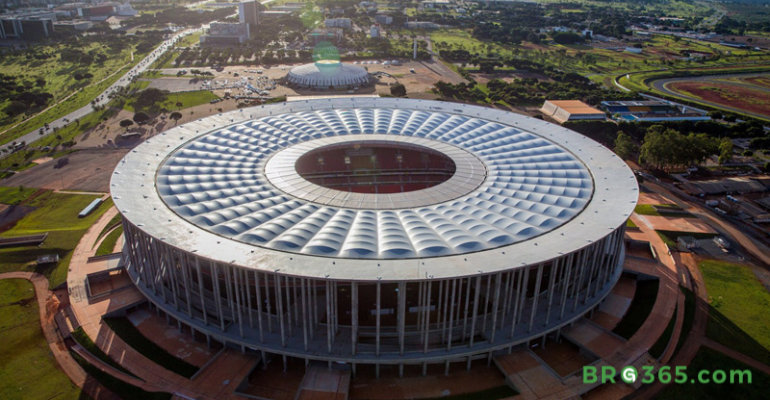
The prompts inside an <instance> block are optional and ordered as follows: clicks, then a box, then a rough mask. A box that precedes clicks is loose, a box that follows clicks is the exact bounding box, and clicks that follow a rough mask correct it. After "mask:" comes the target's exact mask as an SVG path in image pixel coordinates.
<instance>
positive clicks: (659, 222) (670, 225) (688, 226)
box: [639, 215, 717, 234]
mask: <svg viewBox="0 0 770 400" xmlns="http://www.w3.org/2000/svg"><path fill="white" fill-rule="evenodd" d="M639 218H644V219H646V220H647V222H648V223H649V225H650V226H652V228H653V229H655V230H656V231H673V232H690V233H713V234H716V233H717V232H716V231H715V230H714V229H712V228H711V227H710V226H709V225H708V224H707V223H705V222H703V221H701V220H699V219H696V218H681V217H662V216H656V215H639Z"/></svg>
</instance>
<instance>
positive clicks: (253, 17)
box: [238, 1, 259, 32]
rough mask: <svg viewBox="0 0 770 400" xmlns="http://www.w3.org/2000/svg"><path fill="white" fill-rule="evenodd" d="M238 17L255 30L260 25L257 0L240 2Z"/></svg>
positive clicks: (241, 21)
mask: <svg viewBox="0 0 770 400" xmlns="http://www.w3.org/2000/svg"><path fill="white" fill-rule="evenodd" d="M238 19H239V22H240V23H242V24H249V28H251V30H252V31H254V32H255V28H256V27H257V25H259V6H258V5H257V2H256V1H244V2H242V3H239V4H238Z"/></svg>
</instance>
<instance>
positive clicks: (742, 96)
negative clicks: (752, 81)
mask: <svg viewBox="0 0 770 400" xmlns="http://www.w3.org/2000/svg"><path fill="white" fill-rule="evenodd" d="M666 86H667V88H668V89H670V90H673V91H675V92H678V93H680V94H683V95H686V96H692V97H695V98H697V99H703V100H706V101H710V102H712V103H717V104H721V105H725V106H729V107H734V108H739V109H742V110H746V111H750V112H755V113H758V114H762V115H767V116H770V108H768V107H767V105H768V104H770V92H767V91H762V90H755V89H751V88H748V87H745V86H738V85H730V84H728V83H717V82H688V81H685V82H671V83H669V84H668V85H666Z"/></svg>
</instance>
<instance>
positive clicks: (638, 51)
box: [624, 46, 642, 54]
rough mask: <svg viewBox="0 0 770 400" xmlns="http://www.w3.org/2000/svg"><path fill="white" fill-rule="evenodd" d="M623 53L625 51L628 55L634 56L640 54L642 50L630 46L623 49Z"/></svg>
mask: <svg viewBox="0 0 770 400" xmlns="http://www.w3.org/2000/svg"><path fill="white" fill-rule="evenodd" d="M624 51H627V52H629V53H634V54H642V48H641V47H631V46H628V47H626V48H625V49H624Z"/></svg>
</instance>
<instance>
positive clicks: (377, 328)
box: [374, 281, 382, 378]
mask: <svg viewBox="0 0 770 400" xmlns="http://www.w3.org/2000/svg"><path fill="white" fill-rule="evenodd" d="M381 294H382V288H381V287H380V281H377V299H376V300H375V304H376V307H377V316H376V318H375V321H376V326H375V333H374V335H375V347H374V354H375V355H377V356H379V355H380V306H381V304H380V296H381ZM377 377H378V378H379V377H380V365H379V364H377Z"/></svg>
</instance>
